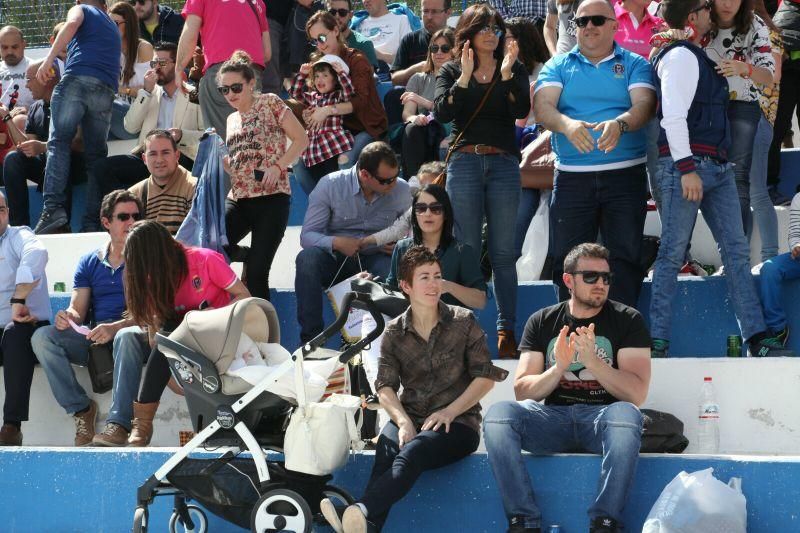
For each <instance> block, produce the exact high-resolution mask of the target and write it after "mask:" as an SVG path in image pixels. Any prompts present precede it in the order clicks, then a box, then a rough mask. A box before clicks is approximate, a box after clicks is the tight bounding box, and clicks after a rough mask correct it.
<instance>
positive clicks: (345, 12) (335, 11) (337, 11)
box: [323, 9, 350, 42]
mask: <svg viewBox="0 0 800 533" xmlns="http://www.w3.org/2000/svg"><path fill="white" fill-rule="evenodd" d="M328 13H330V14H331V15H333V16H334V17H335V16H336V15H339V16H340V17H342V18H345V17H346V16H347V15H349V14H350V10H349V9H329V10H328ZM323 42H325V41H323Z"/></svg>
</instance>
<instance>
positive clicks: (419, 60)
mask: <svg viewBox="0 0 800 533" xmlns="http://www.w3.org/2000/svg"><path fill="white" fill-rule="evenodd" d="M450 6H451V0H422V3H421V6H420V7H421V9H420V11H421V12H422V28H420V29H418V30H417V31H414V32H411V33H409V34H408V35H405V36H404V37H403V38H402V39H401V40H400V46H399V47H398V48H397V55H395V57H394V63H393V64H392V83H393V84H394V85H405V84H406V83H408V80H409V79H411V76H413V75H414V74H416V73H417V72H422V69H423V68H424V67H425V60H426V59H427V57H428V45H430V41H431V35H433V34H434V33H436V32H437V31H439V30H441V29H442V28H444V27H445V26H447V19H448V17H450V14H451V13H452V9H451V8H450Z"/></svg>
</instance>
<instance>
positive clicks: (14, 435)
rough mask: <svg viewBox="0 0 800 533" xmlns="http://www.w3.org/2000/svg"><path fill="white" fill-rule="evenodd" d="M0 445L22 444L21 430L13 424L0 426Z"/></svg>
mask: <svg viewBox="0 0 800 533" xmlns="http://www.w3.org/2000/svg"><path fill="white" fill-rule="evenodd" d="M0 446H22V431H21V430H20V429H19V428H18V427H17V426H15V425H14V424H3V427H2V428H0Z"/></svg>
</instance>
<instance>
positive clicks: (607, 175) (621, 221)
mask: <svg viewBox="0 0 800 533" xmlns="http://www.w3.org/2000/svg"><path fill="white" fill-rule="evenodd" d="M646 202H647V172H646V170H645V165H644V164H640V165H635V166H632V167H629V168H623V169H619V170H603V171H600V172H567V171H562V170H558V169H556V173H555V181H554V187H553V196H552V198H551V199H550V253H551V254H552V257H553V283H554V284H557V285H558V288H559V293H558V296H559V299H560V300H562V301H563V300H567V299H569V291H568V290H567V288H566V287H565V286H564V281H563V280H562V279H561V277H562V276H561V274H563V272H564V258H565V257H566V256H567V254H568V253H569V251H570V250H572V248H574V247H575V246H577V245H579V244H582V243H585V242H596V241H597V233H598V231H599V232H600V233H601V234H602V236H603V242H604V244H605V246H606V247H607V248H608V249H609V251H610V252H611V261H610V262H611V271H612V272H614V283H613V284H612V285H611V289H610V291H609V295H608V297H609V298H610V299H612V300H616V301H618V302H622V303H624V304H625V305H629V306H631V307H636V305H637V303H638V301H639V291H640V290H641V288H642V279H644V271H643V269H642V266H641V263H640V261H641V248H642V235H643V234H644V220H645V216H646V215H647V205H646Z"/></svg>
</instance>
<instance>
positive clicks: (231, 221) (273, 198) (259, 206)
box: [225, 194, 291, 300]
mask: <svg viewBox="0 0 800 533" xmlns="http://www.w3.org/2000/svg"><path fill="white" fill-rule="evenodd" d="M290 205H291V197H290V196H289V195H288V194H270V195H269V196H259V197H257V198H242V199H240V200H235V201H234V200H231V199H230V198H229V199H228V200H227V206H226V209H225V227H226V230H227V233H228V242H229V243H230V244H231V245H232V246H233V245H236V244H237V243H238V242H239V241H241V240H242V239H243V238H244V237H245V235H247V234H248V233H250V232H252V233H253V234H252V236H251V238H250V253H249V254H248V255H247V262H246V263H245V265H244V272H245V276H246V278H247V288H248V290H249V291H250V294H251V295H252V296H256V297H258V298H264V299H265V300H269V269H270V268H271V267H272V260H273V259H274V258H275V252H277V251H278V246H280V244H281V241H282V240H283V234H284V232H285V231H286V225H287V224H288V223H289V207H290Z"/></svg>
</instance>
